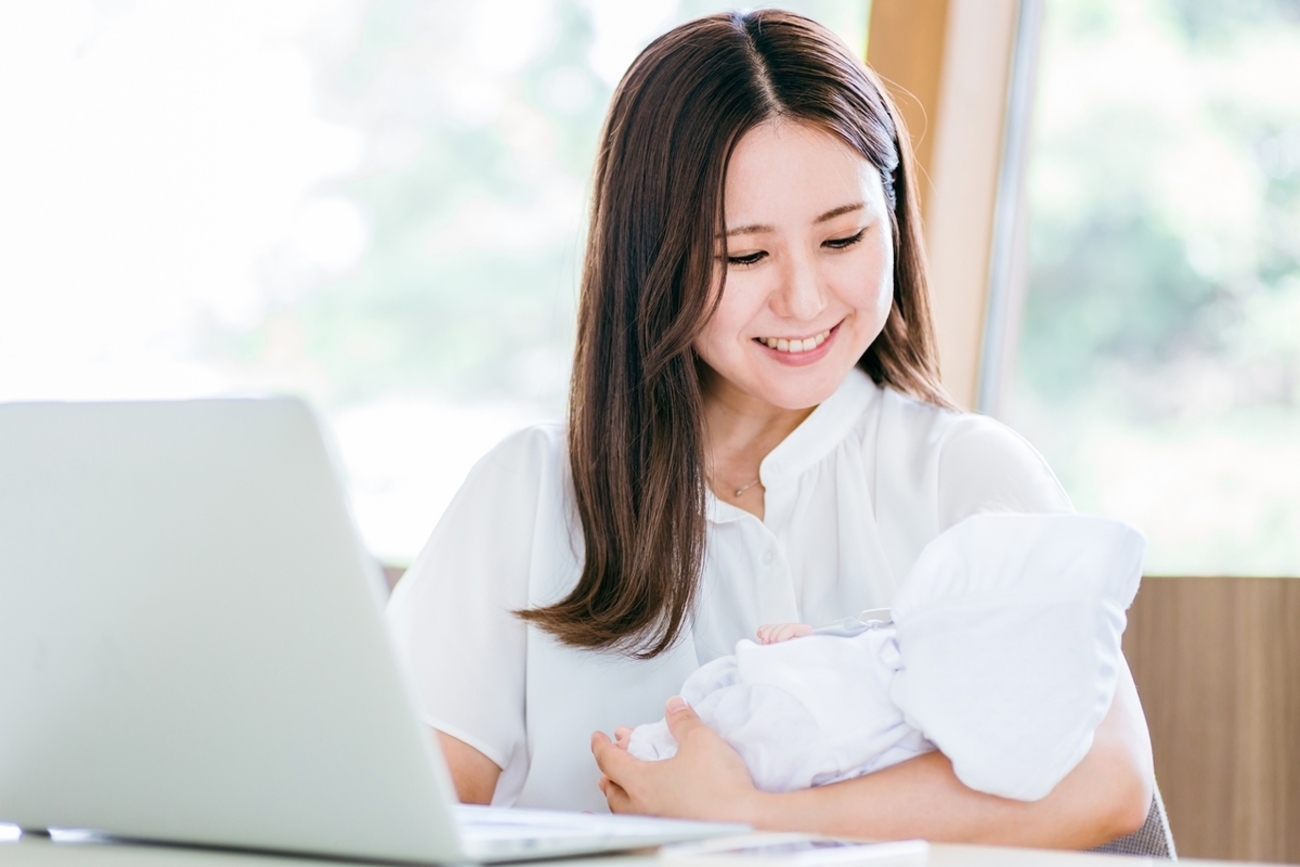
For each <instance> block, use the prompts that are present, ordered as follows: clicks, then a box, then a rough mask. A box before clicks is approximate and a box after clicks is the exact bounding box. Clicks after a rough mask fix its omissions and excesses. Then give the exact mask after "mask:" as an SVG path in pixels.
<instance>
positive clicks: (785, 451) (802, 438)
mask: <svg viewBox="0 0 1300 867" xmlns="http://www.w3.org/2000/svg"><path fill="white" fill-rule="evenodd" d="M879 393H880V389H879V388H878V387H877V386H876V384H875V383H874V382H872V381H871V377H869V376H867V374H866V373H865V372H863V371H862V370H861V369H860V368H858V367H854V368H853V369H852V370H850V371H849V375H848V376H846V377H844V382H842V383H840V387H839V388H837V389H836V390H835V393H834V394H832V395H831V396H830V397H828V398H826V400H824V401H822V402H821V403H820V404H819V405H818V406H817V408H816V409H814V410H813V411H812V412H811V413H809V415H808V417H807V418H806V419H804V420H803V421H802V422H801V423H800V424H799V426H798V427H797V428H795V429H794V430H793V431H791V432H790V435H789V436H787V437H786V438H785V439H783V440H782V441H781V442H780V443H779V444H778V445H777V447H776V448H774V449H772V451H770V452H768V454H767V457H765V458H763V462H762V463H761V464H759V467H758V478H759V480H760V481H761V482H762V484H763V487H764V488H767V489H768V490H771V488H772V487H773V486H774V485H779V484H781V483H783V482H788V481H792V480H794V479H795V478H796V477H798V476H799V475H800V474H801V473H803V472H805V471H806V470H808V469H809V468H810V467H812V466H813V465H815V464H816V463H817V462H818V461H820V460H821V459H822V458H824V457H826V455H828V454H830V453H831V452H832V451H833V450H834V449H835V448H836V447H838V446H839V444H840V443H842V442H844V438H845V437H847V436H848V434H849V431H850V430H852V428H853V426H854V425H855V424H856V423H857V422H858V421H859V420H861V418H862V414H863V412H865V411H866V409H867V407H868V406H869V405H870V404H871V402H872V401H873V400H874V399H875V398H876V396H877V395H878V394H879ZM705 497H706V502H705V515H706V517H707V518H708V519H709V520H710V521H713V522H714V523H719V524H722V523H728V522H731V521H735V520H738V519H739V518H742V517H744V516H745V515H748V514H749V513H748V512H746V511H744V510H743V509H740V508H738V507H736V506H733V505H731V504H730V503H724V502H722V501H721V500H719V499H718V498H717V497H715V496H714V495H713V491H708V490H706V493H705Z"/></svg>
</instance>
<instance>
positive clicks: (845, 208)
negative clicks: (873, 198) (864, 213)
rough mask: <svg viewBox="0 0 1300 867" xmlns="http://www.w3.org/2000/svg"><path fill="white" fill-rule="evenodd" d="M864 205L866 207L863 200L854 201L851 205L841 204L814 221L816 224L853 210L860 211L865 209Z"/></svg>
mask: <svg viewBox="0 0 1300 867" xmlns="http://www.w3.org/2000/svg"><path fill="white" fill-rule="evenodd" d="M863 207H865V203H863V202H854V203H853V204H851V205H840V206H839V207H838V208H831V209H830V210H829V211H827V212H826V213H824V214H822V215H821V216H820V217H818V218H817V219H815V220H813V223H814V224H816V223H824V222H826V221H827V220H833V219H835V218H836V217H838V216H841V215H843V214H848V213H852V212H853V211H860V210H862V209H863Z"/></svg>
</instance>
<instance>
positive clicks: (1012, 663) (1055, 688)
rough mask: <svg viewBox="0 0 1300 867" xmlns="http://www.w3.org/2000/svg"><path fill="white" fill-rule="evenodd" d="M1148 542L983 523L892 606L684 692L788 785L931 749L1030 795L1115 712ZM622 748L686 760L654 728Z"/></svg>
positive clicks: (767, 649) (1066, 518) (945, 550)
mask: <svg viewBox="0 0 1300 867" xmlns="http://www.w3.org/2000/svg"><path fill="white" fill-rule="evenodd" d="M1144 548H1145V541H1144V539H1143V537H1142V535H1141V534H1140V533H1138V532H1137V531H1136V530H1134V529H1133V528H1131V527H1129V526H1128V525H1126V524H1122V523H1120V522H1118V521H1109V520H1105V519H1102V518H1089V517H1082V516H1077V515H977V516H975V517H972V518H968V519H967V520H965V521H963V522H962V523H960V524H958V525H956V526H955V527H952V528H951V529H949V530H948V531H946V532H944V533H943V534H941V535H940V536H938V537H937V538H935V539H934V540H933V541H932V542H931V543H930V544H929V545H928V546H926V548H925V550H924V551H922V552H921V556H920V557H919V558H918V559H917V561H916V564H915V565H914V566H913V567H912V571H911V572H910V573H909V574H908V577H907V580H906V581H905V582H904V583H903V586H902V588H901V589H900V590H899V592H898V594H897V596H896V597H895V599H894V604H893V606H892V607H891V608H890V609H883V610H881V609H878V610H873V611H867V612H863V613H862V615H860V616H859V617H857V618H849V619H848V620H846V621H844V622H843V623H840V624H834V625H832V626H829V627H823V628H820V629H813V628H811V627H810V626H808V625H806V624H801V623H786V624H778V625H770V626H764V627H761V628H760V629H759V634H758V637H759V640H760V642H761V643H758V644H756V643H754V642H752V641H740V642H739V643H738V644H737V645H736V653H735V655H734V656H725V657H722V658H719V659H715V660H713V661H712V662H710V663H708V664H706V665H704V666H702V667H701V668H700V669H698V670H697V671H696V672H695V673H694V674H692V675H691V676H690V677H689V678H687V680H686V683H685V684H683V686H682V689H681V695H682V698H683V699H685V700H686V703H687V704H689V705H690V706H691V707H692V708H694V710H695V711H696V713H698V714H699V715H700V717H701V719H703V720H704V722H705V723H706V724H707V725H709V726H710V727H711V728H713V729H714V730H715V731H717V732H718V733H719V734H720V735H722V737H723V738H724V739H725V740H726V741H727V742H728V743H729V744H731V745H732V746H733V747H734V748H735V749H736V750H737V751H738V752H739V753H740V755H741V757H742V758H743V759H744V760H745V764H746V765H747V766H748V768H749V772H750V774H751V775H752V776H753V778H754V783H755V785H757V786H758V787H759V788H760V789H763V790H765V791H770V792H777V791H790V790H793V789H801V788H807V787H809V786H819V785H824V784H827V783H833V782H836V781H838V780H846V779H850V778H852V777H857V776H861V775H863V774H869V773H871V772H872V771H876V770H880V769H881V768H885V767H888V766H890V765H893V764H896V763H898V762H901V761H904V760H906V759H909V758H912V757H913V756H918V755H921V754H922V753H926V752H929V751H931V750H934V749H939V750H942V751H943V753H944V755H946V756H947V757H948V758H949V759H950V760H951V761H952V763H953V770H954V771H955V772H956V774H957V777H958V778H959V779H960V780H961V781H962V782H963V783H965V784H966V785H967V786H969V787H971V788H973V789H978V790H980V791H984V792H989V793H991V794H995V795H1000V796H1002V797H1006V798H1017V799H1020V800H1025V801H1032V800H1037V799H1039V798H1041V797H1043V796H1044V795H1046V794H1047V793H1048V792H1050V791H1051V790H1052V788H1053V787H1054V786H1055V785H1056V784H1057V783H1058V782H1060V780H1061V779H1062V778H1063V777H1064V776H1065V775H1066V774H1067V773H1069V772H1070V770H1071V769H1073V768H1074V766H1075V765H1077V764H1078V763H1079V761H1080V760H1081V759H1082V758H1083V756H1084V755H1085V754H1086V753H1087V752H1088V749H1089V748H1090V747H1091V745H1092V737H1093V732H1094V731H1095V730H1096V728H1097V725H1098V724H1099V723H1100V722H1101V720H1102V718H1103V717H1104V716H1105V715H1106V712H1107V710H1108V709H1109V707H1110V703H1111V698H1112V697H1113V695H1114V692H1115V686H1116V681H1117V678H1118V674H1119V667H1120V637H1121V635H1122V633H1123V631H1124V625H1125V614H1124V612H1125V611H1126V610H1127V609H1128V606H1129V604H1130V603H1131V602H1132V601H1133V596H1134V594H1135V593H1136V592H1137V587H1138V583H1139V581H1140V579H1141V566H1142V555H1143V550H1144ZM627 747H628V750H629V752H631V753H632V754H633V755H634V756H637V757H638V758H641V759H645V760H657V759H666V758H670V757H671V756H673V755H675V754H676V751H677V744H676V742H675V741H674V740H673V738H672V735H671V734H670V733H669V731H668V728H667V725H666V724H665V723H664V722H663V721H662V720H661V721H659V722H657V723H651V724H648V725H642V726H638V727H637V728H636V729H634V730H633V732H632V734H631V736H630V738H629V739H628V740H627Z"/></svg>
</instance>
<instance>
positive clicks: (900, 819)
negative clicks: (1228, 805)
mask: <svg viewBox="0 0 1300 867" xmlns="http://www.w3.org/2000/svg"><path fill="white" fill-rule="evenodd" d="M667 719H668V722H669V726H670V727H671V728H672V730H673V735H674V736H675V737H676V738H677V740H678V743H679V750H678V753H677V756H676V757H675V758H672V759H669V760H667V761H663V762H649V763H647V762H640V761H638V760H636V759H634V758H632V757H631V756H629V755H628V754H627V753H626V752H624V751H622V750H620V749H619V748H618V747H617V746H615V745H614V744H612V743H611V742H610V741H609V739H608V738H606V737H605V736H604V735H603V734H597V735H595V736H594V737H593V740H592V749H593V752H594V753H595V755H596V761H597V763H598V764H599V765H600V769H601V771H603V772H604V774H605V778H604V779H602V781H601V790H602V791H603V792H604V793H605V797H606V799H607V800H608V801H609V805H610V809H612V810H614V811H615V812H635V813H649V814H654V815H670V816H684V817H690V818H699V819H718V820H729V821H741V822H748V823H749V824H752V825H754V826H755V827H757V828H761V829H765V830H798V831H809V832H820V833H825V834H831V835H835V836H842V837H863V838H869V839H876V840H888V839H904V838H909V837H922V838H925V839H927V840H934V841H948V842H973V843H998V844H1006V845H1019V846H1037V847H1052V848H1069V849H1087V848H1091V847H1093V846H1097V845H1100V844H1101V843H1105V842H1107V841H1110V840H1113V839H1115V838H1117V837H1122V836H1124V835H1125V834H1129V833H1132V832H1133V831H1136V830H1137V829H1138V828H1139V827H1141V825H1142V822H1143V821H1144V820H1145V819H1146V815H1147V811H1148V809H1149V808H1150V806H1151V797H1152V787H1153V773H1152V764H1151V745H1150V737H1149V735H1148V734H1147V727H1146V721H1145V719H1144V718H1143V715H1142V706H1141V703H1140V702H1139V700H1138V696H1137V689H1136V688H1135V687H1134V685H1133V679H1132V676H1131V675H1130V674H1129V672H1128V668H1127V666H1126V667H1125V668H1124V669H1123V671H1121V672H1120V679H1119V686H1118V688H1117V690H1116V693H1115V699H1114V701H1113V702H1112V704H1111V709H1110V712H1109V713H1108V714H1107V716H1106V718H1105V719H1104V720H1103V721H1102V723H1101V725H1100V726H1099V727H1098V728H1097V732H1096V736H1095V739H1094V741H1093V746H1092V749H1091V750H1090V751H1089V753H1088V755H1087V756H1085V757H1084V759H1083V761H1082V762H1080V763H1079V765H1078V766H1077V767H1076V768H1075V769H1074V770H1073V771H1071V772H1070V773H1069V775H1067V776H1066V777H1065V779H1064V780H1062V781H1061V782H1060V783H1059V784H1058V785H1057V786H1056V788H1055V789H1053V790H1052V792H1051V794H1049V795H1048V796H1047V797H1046V798H1043V799H1042V800H1040V801H1033V802H1025V801H1014V800H1008V799H1005V798H999V797H996V796H994V795H988V794H984V793H982V792H976V791H973V790H972V789H968V788H966V786H964V785H962V783H961V781H959V780H958V779H957V777H956V776H955V775H954V774H953V771H952V764H951V763H950V762H949V761H948V759H947V758H945V757H944V756H943V755H942V754H940V753H929V754H927V755H924V756H920V757H918V758H915V759H911V760H910V761H906V762H903V763H901V764H898V765H894V766H892V767H890V768H886V769H885V770H882V771H878V772H876V773H874V774H869V775H867V776H865V777H858V778H857V779H854V780H848V781H845V782H843V783H836V784H834V785H830V786H822V787H818V788H813V789H804V790H802V791H797V792H787V793H783V794H768V793H764V792H759V791H758V790H756V789H755V788H754V787H753V783H752V782H751V781H750V778H749V773H748V771H746V770H745V766H744V763H743V762H742V761H741V760H740V757H739V756H738V755H737V754H736V753H735V752H734V751H733V750H732V749H731V748H730V747H728V746H727V745H726V743H725V742H724V741H723V740H722V739H721V738H720V737H718V736H717V735H716V734H715V733H714V732H712V731H711V730H710V729H708V728H707V727H706V726H705V725H704V724H703V723H702V722H700V720H699V718H698V717H697V716H695V714H694V712H693V711H691V710H689V709H688V708H686V707H685V705H684V704H681V703H680V700H676V701H674V702H672V703H670V708H669V712H668V714H667Z"/></svg>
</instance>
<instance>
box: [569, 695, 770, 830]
mask: <svg viewBox="0 0 1300 867" xmlns="http://www.w3.org/2000/svg"><path fill="white" fill-rule="evenodd" d="M664 719H665V720H666V721H667V723H668V730H669V731H671V732H672V734H673V737H674V738H675V739H676V740H677V755H676V756H674V757H673V758H671V759H666V760H664V761H662V762H643V761H641V760H640V759H637V758H634V757H633V756H632V755H630V754H629V753H628V752H627V735H628V734H629V732H630V730H628V729H619V730H618V732H617V733H616V737H617V738H618V743H615V742H613V741H611V740H610V739H609V737H607V736H606V735H605V733H604V732H596V733H595V734H594V735H592V736H591V752H592V754H593V755H595V757H596V764H597V765H598V766H599V767H600V770H601V773H602V774H603V775H604V776H602V777H601V779H600V790H601V792H603V793H604V795H605V800H606V801H608V802H609V808H610V810H612V811H613V812H615V813H642V814H645V815H649V816H675V817H679V818H687V819H709V820H714V821H740V822H745V821H750V819H749V818H747V817H749V816H751V815H752V814H753V803H754V801H755V800H756V799H757V798H758V797H759V796H760V793H759V791H758V790H757V789H755V788H754V781H753V780H752V779H751V778H750V776H749V771H748V770H747V769H746V768H745V763H744V761H742V760H741V758H740V755H739V754H737V753H736V751H735V750H733V749H732V748H731V747H730V746H729V745H728V744H727V742H726V741H724V740H723V739H722V738H721V737H719V736H718V734H717V733H716V732H714V731H713V730H712V729H710V728H709V727H708V726H706V725H705V724H704V723H703V722H701V721H700V718H699V717H698V716H697V715H696V714H695V711H693V710H691V709H690V708H689V707H688V706H687V704H686V702H685V701H683V700H682V699H681V698H680V697H678V696H674V697H673V698H670V699H669V700H668V704H667V705H666V706H665V708H664Z"/></svg>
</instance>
